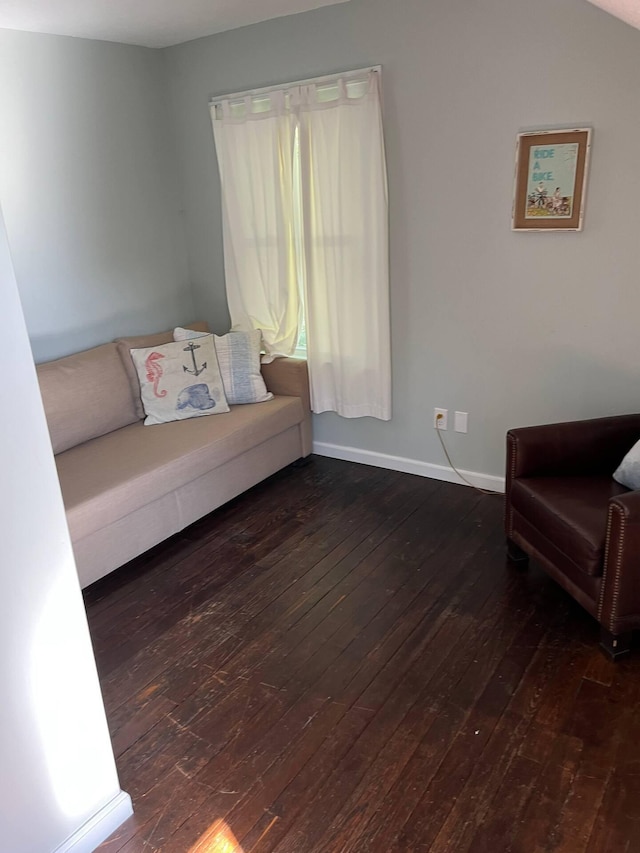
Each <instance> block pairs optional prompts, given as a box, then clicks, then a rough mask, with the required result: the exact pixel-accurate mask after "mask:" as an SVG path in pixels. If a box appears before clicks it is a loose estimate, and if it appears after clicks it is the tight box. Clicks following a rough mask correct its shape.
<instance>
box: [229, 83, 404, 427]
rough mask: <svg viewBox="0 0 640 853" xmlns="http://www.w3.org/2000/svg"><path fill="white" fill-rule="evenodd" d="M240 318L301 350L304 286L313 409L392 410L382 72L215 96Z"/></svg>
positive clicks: (232, 285) (235, 319)
mask: <svg viewBox="0 0 640 853" xmlns="http://www.w3.org/2000/svg"><path fill="white" fill-rule="evenodd" d="M212 119H213V126H214V133H215V140H216V149H217V152H218V162H219V166H220V174H221V181H222V205H223V223H224V250H225V275H226V286H227V295H228V299H229V309H230V312H231V319H232V323H233V327H234V328H237V329H250V328H260V329H262V330H263V336H264V339H265V344H266V348H267V355H268V357H271V356H273V355H276V354H281V355H289V354H291V353H292V352H293V350H294V348H295V346H296V342H297V335H298V331H299V324H300V314H301V304H302V303H301V300H300V293H301V292H302V293H303V300H302V302H304V309H305V312H306V328H307V359H308V364H309V376H310V383H311V404H312V409H313V411H314V412H326V411H334V412H337V413H338V414H340V415H342V416H343V417H349V418H357V417H365V416H370V417H374V418H380V419H382V420H389V419H390V418H391V355H390V332H389V271H388V203H387V177H386V168H385V157H384V143H383V136H382V120H381V110H380V94H379V75H378V73H376V72H375V71H370V72H368V73H366V74H365V75H364V77H360V79H359V80H356V81H355V82H354V80H353V79H348V78H340V77H338V78H336V79H335V80H332V81H331V82H329V83H327V82H326V81H323V82H322V83H321V84H318V85H316V84H313V83H312V84H309V85H293V86H290V87H288V88H287V89H286V90H282V91H277V92H275V91H270V92H268V93H267V94H264V95H258V96H253V95H248V96H247V97H246V98H244V99H240V100H238V99H237V98H233V99H232V100H227V101H222V102H221V103H220V104H218V105H217V106H212Z"/></svg>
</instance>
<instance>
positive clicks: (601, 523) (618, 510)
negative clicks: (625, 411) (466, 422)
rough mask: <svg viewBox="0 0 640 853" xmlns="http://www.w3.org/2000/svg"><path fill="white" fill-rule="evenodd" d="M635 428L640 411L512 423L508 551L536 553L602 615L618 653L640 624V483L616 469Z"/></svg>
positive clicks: (639, 431)
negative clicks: (619, 479) (622, 480)
mask: <svg viewBox="0 0 640 853" xmlns="http://www.w3.org/2000/svg"><path fill="white" fill-rule="evenodd" d="M639 438H640V414H638V415H622V416H620V417H612V418H599V419H597V420H589V421H575V422H572V423H561V424H548V425H545V426H534V427H526V428H523V429H512V430H509V432H508V433H507V471H506V504H505V528H506V534H507V551H508V554H509V557H510V559H512V560H518V561H523V560H527V559H528V558H529V556H531V557H535V559H536V560H538V561H539V563H540V564H541V565H542V567H543V568H544V569H545V570H546V571H547V572H548V574H549V575H551V577H552V578H554V580H556V581H557V582H558V583H559V584H560V586H562V587H563V588H564V589H565V590H566V591H567V592H568V593H569V594H570V595H571V596H573V598H575V599H576V601H578V602H579V603H580V604H581V605H582V606H583V607H584V608H585V610H587V611H588V612H589V613H590V614H591V615H592V616H594V617H595V618H596V619H597V620H598V622H599V623H600V626H601V638H600V645H601V647H602V648H603V649H604V651H605V652H607V654H609V655H610V656H611V657H612V658H614V659H615V658H617V657H620V656H622V655H623V654H625V653H626V652H628V651H629V648H630V641H631V632H632V631H634V630H635V629H637V628H640V491H630V490H629V489H626V488H625V487H624V486H620V485H619V484H618V483H616V482H615V480H614V479H613V477H612V474H613V472H614V471H615V469H616V468H617V467H618V465H619V464H620V462H621V461H622V458H623V456H624V455H625V453H627V451H628V450H629V449H630V448H631V447H632V446H633V444H635V442H636V441H637V440H638V439H639Z"/></svg>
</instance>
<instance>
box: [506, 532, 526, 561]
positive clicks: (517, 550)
mask: <svg viewBox="0 0 640 853" xmlns="http://www.w3.org/2000/svg"><path fill="white" fill-rule="evenodd" d="M507 557H508V558H509V559H510V560H511V562H512V563H522V564H526V563H528V562H529V555H528V554H527V552H526V551H523V550H522V548H521V547H520V546H519V545H516V543H515V542H514V541H513V540H512V539H509V538H508V537H507Z"/></svg>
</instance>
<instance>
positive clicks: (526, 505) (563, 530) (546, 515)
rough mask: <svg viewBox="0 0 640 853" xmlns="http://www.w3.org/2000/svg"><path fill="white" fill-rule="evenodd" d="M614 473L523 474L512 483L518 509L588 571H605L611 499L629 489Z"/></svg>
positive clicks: (598, 574) (589, 572)
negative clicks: (535, 475)
mask: <svg viewBox="0 0 640 853" xmlns="http://www.w3.org/2000/svg"><path fill="white" fill-rule="evenodd" d="M626 491H627V489H625V488H624V487H623V486H620V485H618V483H616V482H614V481H613V480H612V479H611V477H609V476H606V475H600V476H594V477H589V476H583V477H579V476H576V477H522V478H519V479H517V480H514V481H513V483H512V486H511V503H512V505H513V507H514V509H515V510H517V512H519V513H520V514H521V515H523V516H524V517H525V518H527V519H528V520H529V522H530V523H531V524H532V525H533V526H534V527H535V528H536V529H537V530H539V531H540V533H542V534H543V535H544V536H545V537H546V538H547V539H549V540H550V541H551V542H554V543H555V545H556V546H557V547H558V548H559V549H560V551H561V552H562V553H564V554H566V556H567V557H568V558H569V559H570V560H572V561H573V562H574V563H575V565H576V566H577V567H578V568H579V569H581V571H583V572H584V573H585V574H587V575H590V576H592V577H598V576H600V575H601V574H602V567H603V562H604V544H605V535H606V525H607V511H608V504H609V500H610V499H611V498H612V497H614V496H615V495H619V494H621V493H623V492H626Z"/></svg>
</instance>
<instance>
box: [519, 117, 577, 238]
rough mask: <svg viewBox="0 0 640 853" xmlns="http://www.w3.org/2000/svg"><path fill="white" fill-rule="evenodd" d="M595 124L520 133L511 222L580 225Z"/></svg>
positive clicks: (540, 226) (530, 227)
mask: <svg viewBox="0 0 640 853" xmlns="http://www.w3.org/2000/svg"><path fill="white" fill-rule="evenodd" d="M590 147H591V128H578V129H575V130H553V131H543V130H541V131H532V132H530V133H520V134H519V135H518V144H517V148H516V176H515V186H514V199H513V211H512V228H513V229H514V230H520V231H549V230H556V231H558V230H560V231H580V230H581V229H582V220H583V214H584V198H585V195H584V192H585V185H586V177H587V166H588V162H589V150H590Z"/></svg>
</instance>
